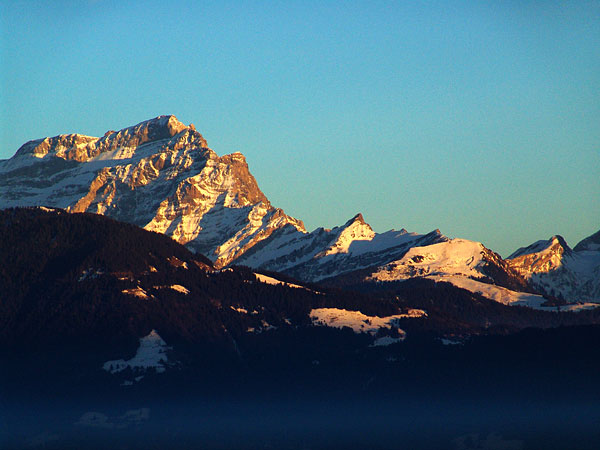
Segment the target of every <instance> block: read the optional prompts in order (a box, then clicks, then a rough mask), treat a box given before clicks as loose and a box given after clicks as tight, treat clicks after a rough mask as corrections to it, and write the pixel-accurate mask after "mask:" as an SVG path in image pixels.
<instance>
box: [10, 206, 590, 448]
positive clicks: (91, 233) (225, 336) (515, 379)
mask: <svg viewBox="0 0 600 450" xmlns="http://www.w3.org/2000/svg"><path fill="white" fill-rule="evenodd" d="M0 235H1V236H2V239H1V240H0V255H1V258H0V324H1V326H0V367H1V370H0V400H1V402H0V406H1V407H0V425H2V424H6V427H4V430H11V431H10V432H8V431H3V429H2V427H0V444H2V445H3V448H26V447H28V448H29V447H32V446H31V445H30V444H31V441H30V438H31V436H42V437H44V436H45V438H44V439H45V440H44V439H42V440H41V441H40V442H41V444H39V445H38V447H39V448H57V449H58V448H107V447H119V446H121V447H124V448H142V447H143V448H173V447H169V445H170V444H172V443H173V442H176V444H174V445H176V446H178V447H186V448H232V447H239V443H240V442H247V447H248V448H265V446H269V445H271V444H272V443H273V442H275V446H276V447H280V448H305V447H309V448H313V447H315V446H316V448H339V446H340V445H342V444H340V443H344V442H345V444H344V445H342V446H343V447H344V448H372V447H373V446H374V444H377V445H375V448H390V449H391V448H398V447H397V442H398V441H399V440H400V441H402V442H410V445H409V448H453V445H454V444H453V443H454V442H455V438H456V437H457V436H460V434H459V431H460V433H462V434H465V435H467V434H468V432H469V430H470V428H469V427H470V426H472V424H473V423H477V424H478V425H477V426H478V427H479V428H481V429H484V430H485V432H486V433H489V432H490V428H489V427H490V426H492V425H493V426H494V427H496V428H492V429H491V431H494V430H498V429H499V428H497V427H505V428H506V427H508V428H506V429H508V430H509V431H510V432H511V433H514V432H515V430H514V427H513V428H511V427H512V426H513V425H514V421H513V422H510V421H509V422H504V425H502V424H500V425H498V423H499V422H498V417H501V418H503V420H505V421H506V420H509V419H510V420H513V418H514V414H515V413H517V412H519V413H520V412H522V411H524V410H526V409H527V408H530V409H531V408H535V411H537V409H538V408H539V407H540V406H539V405H542V403H543V402H547V401H549V400H548V399H552V402H555V403H552V405H553V407H557V406H556V405H559V406H560V407H561V408H563V406H564V404H571V403H573V402H589V401H592V402H596V401H597V399H598V398H600V394H599V391H598V389H597V387H596V382H595V377H596V375H597V373H598V370H600V366H599V363H598V361H600V355H599V354H598V352H599V351H598V346H597V345H595V342H597V340H598V339H599V337H600V329H599V326H598V325H594V324H596V323H598V322H600V317H599V316H598V313H597V312H596V311H583V312H580V313H554V312H544V311H535V310H532V309H529V308H522V307H509V306H504V305H501V304H499V303H496V302H494V301H492V300H489V299H486V298H483V297H481V296H479V295H476V294H473V293H471V292H468V291H465V290H461V289H458V288H456V287H454V286H453V285H450V284H447V283H434V282H432V281H428V280H422V279H414V280H409V281H405V282H392V283H378V284H373V285H366V284H361V285H360V286H354V290H349V288H350V287H351V286H349V287H348V290H342V289H339V288H334V287H324V286H320V285H314V284H313V285H302V284H301V283H300V282H298V281H296V280H293V279H291V278H289V277H286V276H282V275H280V274H278V273H274V272H265V273H264V274H263V275H261V276H262V277H266V278H262V281H261V279H260V278H259V276H257V275H256V274H255V272H254V271H253V270H252V269H250V268H248V267H243V266H240V267H231V268H227V269H222V270H216V269H215V268H214V267H213V266H212V265H211V263H210V261H209V260H207V259H206V258H205V257H203V256H202V255H198V254H193V253H191V252H190V251H188V250H187V249H186V248H185V247H183V246H182V245H180V244H178V243H176V242H175V241H173V240H172V239H170V238H169V237H167V236H165V235H162V234H157V233H152V232H148V231H145V230H142V229H140V228H137V227H135V226H133V225H128V224H124V223H119V222H116V221H114V220H111V219H109V218H107V217H105V216H99V215H93V214H68V213H65V212H63V211H61V210H47V209H44V208H28V209H9V210H4V211H0ZM318 308H332V309H335V311H337V312H340V311H342V310H346V312H348V311H354V312H360V313H361V314H363V315H366V316H364V317H365V318H364V319H362V322H363V323H364V325H365V326H370V325H372V322H373V321H376V320H378V319H379V318H381V317H384V316H392V315H401V314H404V316H402V317H399V318H398V319H397V320H396V321H395V322H394V325H393V326H391V327H390V328H389V329H388V328H385V327H384V328H380V329H378V330H376V332H373V333H360V332H356V330H354V331H353V330H352V329H351V328H349V327H345V328H344V327H340V328H335V325H336V323H335V320H334V321H332V323H330V326H317V323H315V322H314V320H313V319H312V318H311V312H312V311H313V310H316V309H318ZM421 310H422V312H420V311H421ZM410 311H413V312H414V311H417V313H416V315H414V316H411V315H410V314H408V313H409V312H410ZM340 317H341V316H340ZM361 317H363V316H361ZM336 320H337V319H336ZM339 320H342V319H339ZM152 330H154V331H155V332H156V333H158V335H160V338H161V339H163V340H164V342H165V343H166V344H165V345H166V346H167V348H166V350H165V352H166V355H167V357H168V362H165V364H164V366H163V367H160V370H158V368H157V366H154V367H150V368H147V369H145V368H143V367H141V368H140V367H139V366H135V365H133V363H132V365H130V366H129V367H127V368H126V369H124V370H122V371H119V372H115V373H113V372H111V371H109V370H106V369H105V368H104V367H105V363H106V362H107V361H112V362H113V363H115V364H117V365H118V364H123V365H125V366H126V365H127V362H126V361H128V362H131V361H134V360H136V358H137V360H138V361H142V360H143V358H147V357H148V354H141V355H140V354H139V351H140V349H141V348H142V341H141V338H143V337H147V336H150V335H151V331H152ZM400 337H402V339H400ZM378 342H379V343H381V342H383V343H384V345H381V344H379V343H378ZM388 344H389V345H388ZM119 361H121V363H119ZM523 393H526V394H523ZM523 398H525V399H526V401H525V402H524V403H523ZM507 399H509V400H507ZM555 400H556V401H555ZM507 401H508V402H509V403H510V405H512V406H509V407H508V409H507V406H506V402H507ZM482 402H483V403H482ZM484 403H485V408H484V409H483V410H480V408H483V406H482V405H483V404H484ZM440 405H443V408H444V409H446V410H448V411H452V412H451V413H448V414H456V415H457V416H456V417H460V418H461V419H457V420H462V422H460V423H455V424H454V425H451V426H449V425H448V424H447V422H446V419H443V420H442V418H443V417H445V413H444V414H441V415H440V416H439V418H437V417H434V416H432V411H434V410H435V408H442V406H440ZM464 405H471V406H468V407H467V406H464ZM531 405H535V406H534V407H533V406H531ZM596 405H597V403H596ZM431 408H433V409H431ZM461 408H466V409H461ZM524 408H525V409H524ZM146 410H148V411H152V413H151V414H152V415H151V416H150V415H148V414H150V413H146V412H145V411H146ZM32 411H36V413H35V414H33V415H32ZM98 411H102V412H101V413H100V412H98ZM131 411H134V412H135V411H138V413H139V414H142V416H143V417H145V418H143V420H142V419H139V420H138V419H135V420H133V419H131V417H130V415H131V414H133V413H132V412H131ZM140 411H142V412H140ZM184 411H185V412H184ZM535 411H534V412H532V413H531V414H530V415H528V416H526V417H525V418H524V419H522V420H521V421H520V422H519V421H517V423H518V424H519V426H525V425H528V424H529V423H530V419H531V418H532V417H533V418H535V420H537V421H538V422H539V423H543V424H546V423H549V422H548V419H545V418H543V417H541V416H538V415H536V414H537V412H535ZM561 411H562V409H561ZM586 411H587V415H586V416H585V417H584V419H585V420H583V421H582V422H581V424H582V425H581V427H582V428H581V430H583V431H582V433H581V434H580V436H583V440H582V441H581V442H583V443H584V444H586V445H588V444H590V443H593V442H596V440H595V438H596V436H595V435H594V434H593V427H589V426H588V425H589V424H590V423H591V422H590V421H592V420H594V419H595V418H599V417H600V410H599V409H598V408H591V409H587V410H586ZM138 413H136V414H138ZM98 414H99V415H98ZM215 414H216V417H215ZM86 417H87V419H86ZM90 417H91V418H96V419H94V420H95V421H94V420H92V419H90ZM103 417H104V418H103ZM136 417H137V416H136ZM219 417H220V418H219ZM560 417H562V416H561V415H560V414H558V415H556V417H555V416H552V421H554V420H558V418H560ZM98 418H100V419H101V421H100V422H98V420H99V419H98ZM109 419H110V420H109ZM577 419H579V416H577ZM132 420H133V422H132ZM544 420H545V422H544ZM199 423H201V424H202V425H199ZM411 423H413V424H415V426H417V427H418V428H419V429H421V430H426V429H427V430H428V431H427V433H424V432H419V433H417V434H415V432H414V429H413V428H412V427H411V426H408V425H406V424H411ZM506 423H508V424H512V425H510V426H508V425H506ZM524 424H525V425H524ZM459 425H460V426H459ZM203 427H204V428H203ZM306 427H308V428H306ZM482 427H483V428H482ZM305 429H312V430H321V431H320V432H324V430H325V431H327V433H326V434H323V435H322V436H321V435H319V434H318V433H317V434H316V435H314V436H313V435H311V437H310V438H307V437H306V436H305V434H304V433H305V431H304V430H305ZM330 429H332V430H336V431H334V432H333V434H331V433H330ZM48 430H50V431H51V433H50V432H49V431H48ZM199 430H200V431H199ZM281 430H285V433H284V432H283V431H281ZM294 430H295V431H294ZM432 430H433V431H432ZM502 430H504V429H502ZM502 430H501V431H502ZM517 431H519V430H517ZM521 431H522V430H521ZM48 433H50V434H48ZM198 433H199V434H198ZM235 433H238V434H235ZM282 433H283V434H282ZM289 433H292V434H291V435H290V434H289ZM486 435H487V434H486ZM48 436H50V437H52V439H51V440H50V441H48V440H47V439H46V438H47V437H48ZM290 436H292V437H290ZM318 436H321V437H318ZM352 436H355V439H354V438H353V439H350V437H352ZM520 436H522V435H520ZM539 436H541V434H537V435H535V439H533V438H532V439H533V440H532V442H536V443H537V442H538V441H537V439H538V437H539ZM543 436H544V439H546V440H545V441H544V442H545V444H548V443H550V444H553V443H556V444H557V445H559V447H556V448H561V447H560V446H563V447H564V446H565V445H567V444H568V443H570V440H569V439H570V438H569V437H568V436H567V437H566V438H565V436H562V435H559V436H556V435H548V436H552V438H551V439H549V438H546V437H545V436H546V435H545V434H544V435H543ZM125 438H127V439H130V441H127V442H129V443H128V444H125V443H124V441H123V439H125ZM321 438H323V439H324V440H322V439H321ZM161 439H163V441H161ZM228 439H229V440H228ZM247 439H250V441H247ZM277 439H279V441H277ZM290 439H291V440H290ZM407 439H409V440H408V441H407ZM410 439H413V440H412V441H410ZM415 439H416V441H415ZM36 442H37V441H36ZM449 443H450V444H449ZM315 444H317V445H315ZM152 446H154V447H152ZM35 447H36V446H35V445H33V448H35ZM473 448H479V447H473ZM482 448H483V447H482ZM531 448H535V447H531ZM547 448H553V447H552V446H550V447H547ZM582 448H593V446H591V447H590V446H589V445H588V447H585V446H584V447H582Z"/></svg>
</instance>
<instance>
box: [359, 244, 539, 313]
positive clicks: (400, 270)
mask: <svg viewBox="0 0 600 450" xmlns="http://www.w3.org/2000/svg"><path fill="white" fill-rule="evenodd" d="M414 277H423V278H429V279H432V280H434V281H436V282H437V281H442V282H448V283H451V284H453V285H455V286H457V287H459V288H462V289H466V290H468V291H471V292H476V293H479V294H481V295H483V296H484V297H487V298H489V299H492V300H495V301H497V302H499V303H503V304H505V305H519V306H529V307H534V308H538V309H543V308H544V307H542V306H541V305H542V304H543V303H545V301H546V299H545V298H543V297H542V296H541V295H537V294H533V293H528V292H521V291H522V290H523V289H525V288H526V287H527V286H526V285H525V284H522V280H521V278H520V277H519V275H518V274H517V273H515V272H514V271H513V270H512V269H511V268H510V267H508V264H507V263H506V262H505V261H503V260H502V258H501V257H500V256H499V255H497V254H496V253H494V252H492V251H491V250H489V249H488V248H486V247H485V246H484V245H483V244H481V243H479V242H474V241H469V240H466V239H450V240H446V241H445V242H440V243H436V244H432V245H427V246H422V247H413V248H411V249H410V250H409V251H408V252H407V253H406V254H405V255H404V256H403V257H402V258H401V259H399V260H396V261H392V262H390V263H389V264H386V265H384V266H381V267H379V268H377V269H376V270H374V271H373V273H371V275H369V276H367V277H366V278H365V281H367V282H369V281H372V282H373V281H374V282H385V281H401V280H407V279H409V278H414ZM519 288H521V289H519Z"/></svg>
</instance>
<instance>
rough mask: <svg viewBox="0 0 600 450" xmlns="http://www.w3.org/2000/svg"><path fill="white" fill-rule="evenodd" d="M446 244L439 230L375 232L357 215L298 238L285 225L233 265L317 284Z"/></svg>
mask: <svg viewBox="0 0 600 450" xmlns="http://www.w3.org/2000/svg"><path fill="white" fill-rule="evenodd" d="M444 240H447V238H446V237H445V236H443V235H442V234H441V233H440V232H439V230H435V231H433V232H431V233H428V234H426V235H420V234H417V233H408V232H407V231H406V230H400V231H395V230H390V231H387V232H385V233H375V232H374V231H373V229H372V228H371V227H370V226H369V224H367V223H366V222H365V221H364V219H363V216H362V215H361V214H357V215H356V216H354V217H353V218H352V219H350V220H349V221H348V222H346V223H345V224H344V225H342V226H339V227H335V228H333V229H331V230H328V229H324V228H318V229H316V230H315V231H313V232H312V233H304V232H301V231H299V230H296V229H294V228H292V227H290V226H286V227H282V228H280V229H278V230H277V231H275V232H274V233H273V234H271V236H269V238H268V239H265V240H264V241H262V242H261V243H260V244H259V245H256V246H255V247H254V248H252V249H251V250H249V251H248V252H246V253H245V254H244V255H242V256H241V257H240V258H239V259H238V260H237V261H236V262H237V263H239V264H245V265H248V266H251V267H257V268H262V269H267V270H272V271H276V272H283V273H287V274H289V275H291V276H294V277H296V278H299V279H301V280H304V281H319V280H323V279H325V278H330V277H334V276H337V275H340V274H344V273H349V272H352V271H355V270H359V269H363V268H366V267H372V266H374V265H381V264H385V263H387V262H389V261H392V260H394V259H396V258H398V257H400V256H401V255H403V254H404V253H406V251H407V250H408V249H410V248H411V247H413V246H416V245H426V244H429V243H433V242H442V241H444Z"/></svg>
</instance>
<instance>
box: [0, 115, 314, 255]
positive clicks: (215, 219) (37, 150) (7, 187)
mask: <svg viewBox="0 0 600 450" xmlns="http://www.w3.org/2000/svg"><path fill="white" fill-rule="evenodd" d="M0 172H2V177H0V208H7V207H12V206H38V205H43V206H50V207H58V208H63V209H66V210H67V211H70V212H84V211H87V212H94V213H98V214H104V215H108V216H111V217H113V218H115V219H117V220H120V221H124V222H130V223H134V224H136V225H139V226H142V227H144V228H146V229H148V230H152V231H157V232H161V233H165V234H167V235H169V236H171V237H172V238H174V239H175V240H177V241H178V242H180V243H182V244H186V245H187V246H188V247H189V248H191V249H192V250H194V251H197V252H201V253H204V254H206V255H207V256H208V257H209V258H211V259H212V260H213V261H214V262H215V264H216V265H217V266H223V265H226V264H228V263H229V262H231V261H232V260H233V259H235V258H236V257H238V256H239V255H240V254H242V253H244V252H245V251H247V250H248V249H249V248H251V247H253V246H254V245H255V244H256V243H257V242H259V241H261V240H262V239H264V238H266V237H268V236H269V235H270V234H271V233H272V232H273V231H274V230H275V229H278V228H280V227H284V226H286V225H290V226H291V227H293V228H294V229H297V230H299V231H302V232H305V230H304V226H303V224H302V222H301V221H299V220H296V219H294V218H292V217H289V216H287V215H286V214H285V213H284V212H283V211H282V210H280V209H276V208H273V207H272V206H271V204H270V203H269V200H268V199H267V198H266V196H265V195H264V194H263V193H262V191H261V190H260V189H259V187H258V184H257V183H256V180H255V179H254V177H253V176H252V175H251V174H250V171H249V169H248V164H247V162H246V159H245V158H244V156H243V155H242V154H241V153H233V154H231V155H225V156H222V157H219V156H218V155H217V154H216V153H215V152H213V151H212V150H211V149H209V148H208V146H207V142H206V140H205V139H204V137H203V136H202V135H201V134H200V133H199V132H198V131H196V129H195V127H194V126H193V125H190V126H186V125H184V124H183V123H181V122H179V121H178V120H177V118H176V117H175V116H172V115H169V116H159V117H156V118H154V119H150V120H146V121H143V122H140V123H138V124H137V125H134V126H131V127H127V128H123V129H121V130H120V131H108V132H106V133H105V135H104V136H103V137H100V138H94V137H90V136H82V135H78V134H67V135H59V136H55V137H53V138H44V139H38V140H36V141H31V142H29V143H27V144H25V145H24V146H22V147H21V149H19V151H18V152H17V153H16V154H15V156H13V158H11V159H9V160H6V161H0Z"/></svg>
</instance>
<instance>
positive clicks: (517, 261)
mask: <svg viewBox="0 0 600 450" xmlns="http://www.w3.org/2000/svg"><path fill="white" fill-rule="evenodd" d="M571 252H572V250H571V249H570V248H569V246H568V245H567V242H566V241H565V240H564V238H563V237H562V236H559V235H555V236H552V237H551V238H550V239H548V240H540V241H537V242H534V243H533V244H531V245H529V246H528V247H521V248H520V249H518V250H517V251H516V252H514V253H513V254H512V255H510V256H509V257H508V258H507V261H508V263H509V264H510V266H511V267H512V268H513V269H515V270H517V271H518V272H519V273H520V274H521V275H523V276H525V277H528V276H531V274H534V273H546V272H550V271H554V270H557V269H559V268H560V267H562V266H563V259H564V257H565V256H568V255H570V254H571Z"/></svg>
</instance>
